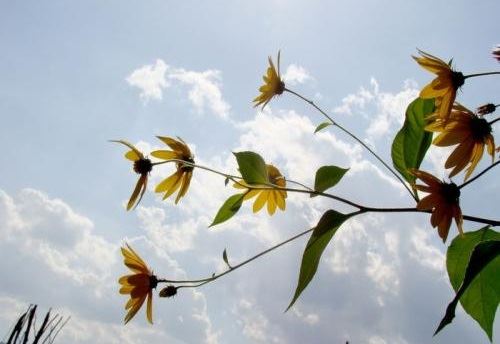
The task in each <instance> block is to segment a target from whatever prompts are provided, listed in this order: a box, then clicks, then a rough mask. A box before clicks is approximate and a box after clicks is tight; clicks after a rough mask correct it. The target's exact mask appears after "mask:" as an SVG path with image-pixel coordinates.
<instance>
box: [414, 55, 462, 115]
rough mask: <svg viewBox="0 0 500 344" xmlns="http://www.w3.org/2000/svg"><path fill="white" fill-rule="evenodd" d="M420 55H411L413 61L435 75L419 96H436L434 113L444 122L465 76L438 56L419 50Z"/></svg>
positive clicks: (426, 97) (425, 97)
mask: <svg viewBox="0 0 500 344" xmlns="http://www.w3.org/2000/svg"><path fill="white" fill-rule="evenodd" d="M419 53H420V55H421V56H420V57H416V56H413V58H414V59H415V61H417V63H418V64H419V65H420V66H421V67H422V68H424V69H426V70H428V71H429V72H431V73H434V74H436V75H437V77H436V78H435V79H434V80H432V81H431V82H430V83H429V84H428V85H427V86H425V87H424V88H423V89H422V90H421V91H420V98H424V99H429V98H436V115H437V117H438V118H440V119H441V120H443V121H444V122H446V121H447V120H448V118H449V116H450V112H451V108H452V106H453V102H454V101H455V97H456V95H457V90H458V89H459V88H460V87H461V86H462V85H463V84H464V82H465V77H464V75H463V74H462V73H461V72H456V71H454V70H453V69H452V68H451V61H450V64H448V63H446V62H444V61H443V60H441V59H440V58H437V57H435V56H432V55H430V54H427V53H425V52H423V51H420V50H419Z"/></svg>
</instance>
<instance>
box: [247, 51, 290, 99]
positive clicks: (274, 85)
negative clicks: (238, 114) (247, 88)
mask: <svg viewBox="0 0 500 344" xmlns="http://www.w3.org/2000/svg"><path fill="white" fill-rule="evenodd" d="M277 64H278V70H276V68H275V67H274V63H273V60H272V59H271V56H269V67H268V68H267V72H266V74H265V75H264V76H263V79H264V85H262V86H261V87H260V88H259V92H260V94H259V95H258V96H257V97H255V99H254V100H253V102H254V103H255V104H254V107H257V106H259V105H261V104H263V105H262V108H264V107H265V106H266V105H267V103H269V101H270V100H271V99H272V98H273V97H274V96H277V95H280V94H282V93H283V91H284V90H285V83H284V81H283V80H282V79H281V74H280V52H279V51H278V61H277Z"/></svg>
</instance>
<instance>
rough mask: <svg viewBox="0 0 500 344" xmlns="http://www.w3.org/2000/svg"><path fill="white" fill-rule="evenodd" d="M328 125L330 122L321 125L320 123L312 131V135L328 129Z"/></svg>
mask: <svg viewBox="0 0 500 344" xmlns="http://www.w3.org/2000/svg"><path fill="white" fill-rule="evenodd" d="M330 125H332V123H331V122H323V123H320V124H319V125H318V126H317V127H316V129H315V130H314V133H315V134H316V133H317V132H318V131H320V130H323V129H325V128H326V127H329V126H330Z"/></svg>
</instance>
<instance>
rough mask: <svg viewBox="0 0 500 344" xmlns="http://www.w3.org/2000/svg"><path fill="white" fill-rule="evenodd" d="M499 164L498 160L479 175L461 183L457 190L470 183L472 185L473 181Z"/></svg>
mask: <svg viewBox="0 0 500 344" xmlns="http://www.w3.org/2000/svg"><path fill="white" fill-rule="evenodd" d="M499 163H500V160H498V161H496V162H495V163H494V164H491V165H490V166H488V167H486V168H485V169H484V170H483V171H481V173H479V174H478V175H476V176H474V178H472V179H469V180H468V181H466V182H465V183H463V184H462V185H460V186H459V187H458V188H459V189H461V188H463V187H464V186H467V185H469V184H470V183H472V182H473V181H474V180H476V179H478V178H479V177H481V176H482V175H483V174H485V173H486V172H488V171H489V170H491V169H492V168H493V167H495V166H496V165H498V164H499Z"/></svg>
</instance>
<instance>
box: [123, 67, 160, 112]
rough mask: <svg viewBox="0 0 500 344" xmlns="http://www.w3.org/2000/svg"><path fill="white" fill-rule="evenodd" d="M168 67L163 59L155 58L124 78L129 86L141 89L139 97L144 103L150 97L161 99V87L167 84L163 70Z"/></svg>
mask: <svg viewBox="0 0 500 344" xmlns="http://www.w3.org/2000/svg"><path fill="white" fill-rule="evenodd" d="M168 68H169V67H168V66H167V64H166V63H165V62H164V61H163V60H161V59H157V60H156V62H155V64H151V65H145V66H142V67H140V68H138V69H136V70H134V71H133V72H132V73H130V75H129V76H128V77H127V78H126V79H125V80H126V81H127V82H128V84H129V85H130V86H133V87H137V88H139V89H140V90H141V93H140V97H141V99H142V100H143V102H144V103H145V104H146V103H147V102H148V101H149V100H150V99H155V100H161V99H162V97H163V89H164V88H167V87H168V86H169V83H168V82H167V80H166V79H165V72H166V71H167V69H168Z"/></svg>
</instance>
